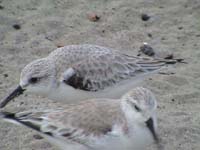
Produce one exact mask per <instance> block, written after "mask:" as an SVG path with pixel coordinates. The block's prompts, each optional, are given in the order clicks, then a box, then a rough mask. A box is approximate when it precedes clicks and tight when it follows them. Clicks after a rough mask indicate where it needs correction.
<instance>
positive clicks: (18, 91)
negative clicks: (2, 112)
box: [0, 85, 25, 108]
mask: <svg viewBox="0 0 200 150" xmlns="http://www.w3.org/2000/svg"><path fill="white" fill-rule="evenodd" d="M24 91H25V90H24V89H22V87H21V86H20V85H19V86H18V87H17V88H16V89H15V90H14V91H13V92H12V93H11V94H9V95H8V96H7V97H6V98H5V99H3V100H2V102H1V103H0V108H3V107H5V106H6V105H7V104H8V103H9V102H10V101H11V100H12V99H14V98H15V97H18V96H19V95H21V94H23V92H24Z"/></svg>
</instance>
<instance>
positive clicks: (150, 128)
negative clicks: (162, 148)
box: [146, 118, 159, 143]
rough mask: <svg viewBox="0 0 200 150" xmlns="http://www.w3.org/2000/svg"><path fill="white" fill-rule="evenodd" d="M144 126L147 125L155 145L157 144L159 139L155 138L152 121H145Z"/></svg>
mask: <svg viewBox="0 0 200 150" xmlns="http://www.w3.org/2000/svg"><path fill="white" fill-rule="evenodd" d="M146 125H147V127H148V128H149V130H150V131H151V133H152V136H153V138H154V140H155V142H156V143H159V139H158V136H157V134H156V131H155V128H154V122H153V119H152V118H150V119H149V120H147V121H146Z"/></svg>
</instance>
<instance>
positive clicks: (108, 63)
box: [48, 45, 165, 91]
mask: <svg viewBox="0 0 200 150" xmlns="http://www.w3.org/2000/svg"><path fill="white" fill-rule="evenodd" d="M48 57H49V58H51V59H52V60H54V62H55V64H56V66H57V67H56V69H57V76H58V78H61V79H63V78H64V77H63V72H66V70H68V69H69V68H73V69H74V71H75V73H74V74H73V75H72V76H71V77H70V78H67V79H65V78H64V82H65V83H66V84H68V85H70V86H72V87H74V88H76V89H81V90H86V91H98V90H103V89H105V88H106V87H110V86H113V85H115V84H117V83H119V82H120V81H122V80H127V79H130V78H131V77H133V76H139V75H140V74H144V73H149V72H151V71H154V70H157V69H160V68H161V67H162V66H164V65H165V62H164V61H163V60H156V59H152V58H144V57H136V56H129V55H126V54H122V53H120V52H118V51H115V50H112V49H108V48H105V47H101V46H96V45H81V46H80V45H71V46H66V47H63V48H59V49H57V50H55V51H53V52H52V53H51V54H50V55H49V56H48ZM65 75H66V74H65ZM60 76H61V77H60ZM67 77H69V76H67Z"/></svg>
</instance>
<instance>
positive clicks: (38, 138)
mask: <svg viewBox="0 0 200 150" xmlns="http://www.w3.org/2000/svg"><path fill="white" fill-rule="evenodd" d="M33 138H34V139H37V140H41V139H43V137H42V136H40V135H38V134H34V135H33Z"/></svg>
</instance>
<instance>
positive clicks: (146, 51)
mask: <svg viewBox="0 0 200 150" xmlns="http://www.w3.org/2000/svg"><path fill="white" fill-rule="evenodd" d="M140 52H142V53H144V54H145V55H148V56H154V55H155V52H154V50H153V48H152V47H151V46H149V45H148V44H144V45H143V46H141V47H140Z"/></svg>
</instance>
